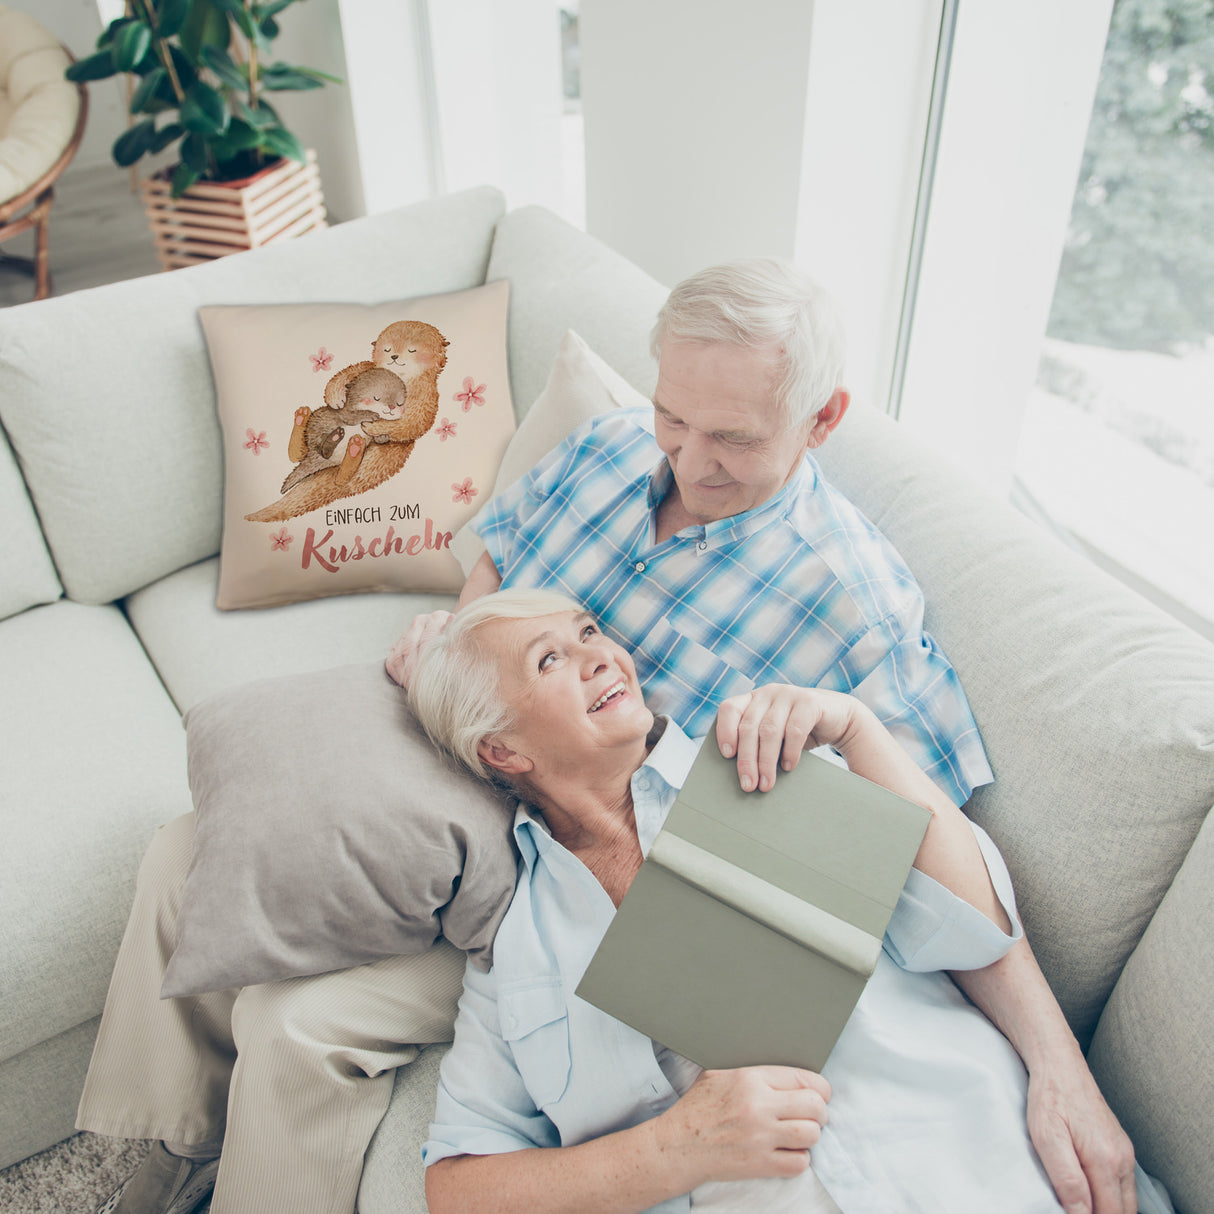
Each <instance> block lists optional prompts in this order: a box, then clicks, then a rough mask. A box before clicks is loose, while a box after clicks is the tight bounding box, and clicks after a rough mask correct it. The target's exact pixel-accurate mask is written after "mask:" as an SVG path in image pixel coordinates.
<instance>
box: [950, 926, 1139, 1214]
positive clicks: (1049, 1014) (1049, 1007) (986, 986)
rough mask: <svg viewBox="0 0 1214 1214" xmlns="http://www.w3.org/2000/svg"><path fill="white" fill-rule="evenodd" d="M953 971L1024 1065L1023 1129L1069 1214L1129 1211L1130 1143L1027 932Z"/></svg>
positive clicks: (1132, 1197)
mask: <svg viewBox="0 0 1214 1214" xmlns="http://www.w3.org/2000/svg"><path fill="white" fill-rule="evenodd" d="M952 979H953V981H954V982H956V984H957V985H958V986H959V987H960V988H961V989H962V990H963V991H964V992H965V993H966V995H967V996H969V998H970V999H971V1000H972V1001H973V1002H974V1003H975V1004H976V1005H977V1006H978V1007H979V1008H981V1010H982V1011H983V1012H985V1013H986V1015H987V1017H988V1018H989V1019H990V1020H991V1021H992V1022H993V1023H994V1024H995V1026H996V1027H997V1028H998V1029H999V1030H1000V1031H1001V1032H1002V1033H1003V1035H1004V1036H1005V1037H1007V1039H1008V1040H1009V1041H1010V1042H1011V1043H1012V1045H1013V1046H1014V1047H1015V1048H1016V1052H1017V1053H1018V1054H1019V1055H1020V1057H1021V1058H1022V1059H1023V1060H1024V1065H1025V1066H1026V1067H1027V1068H1028V1072H1029V1095H1028V1123H1029V1135H1030V1136H1031V1138H1032V1140H1033V1145H1034V1146H1035V1147H1036V1148H1037V1154H1038V1155H1040V1157H1041V1162H1042V1164H1043V1165H1044V1166H1045V1170H1046V1173H1047V1174H1048V1176H1049V1178H1050V1182H1051V1184H1053V1186H1054V1191H1055V1193H1057V1195H1058V1200H1059V1201H1061V1202H1062V1205H1063V1208H1064V1209H1065V1210H1066V1211H1067V1214H1081V1212H1082V1214H1135V1212H1136V1211H1137V1209H1138V1199H1137V1195H1136V1191H1135V1184H1134V1147H1133V1144H1132V1143H1131V1142H1130V1140H1129V1137H1128V1136H1127V1135H1126V1133H1125V1131H1124V1130H1123V1129H1122V1128H1121V1125H1120V1123H1119V1122H1118V1121H1117V1118H1116V1117H1114V1115H1113V1112H1112V1110H1111V1109H1110V1108H1109V1106H1108V1105H1107V1104H1106V1103H1105V1099H1104V1097H1103V1096H1102V1095H1101V1093H1100V1089H1099V1088H1098V1087H1097V1086H1096V1081H1095V1080H1094V1079H1093V1078H1092V1073H1091V1071H1089V1070H1088V1065H1087V1061H1086V1059H1085V1058H1084V1056H1083V1053H1082V1051H1081V1050H1080V1048H1079V1043H1078V1042H1077V1041H1076V1040H1075V1037H1074V1034H1073V1033H1072V1032H1071V1029H1070V1026H1069V1025H1068V1024H1067V1022H1066V1018H1065V1017H1064V1016H1063V1014H1062V1009H1061V1008H1060V1007H1059V1006H1058V1001H1057V1000H1056V999H1055V998H1054V992H1053V991H1052V990H1050V987H1049V984H1048V983H1047V982H1046V980H1045V975H1044V974H1043V973H1042V972H1041V967H1040V966H1039V965H1038V964H1037V958H1036V957H1034V956H1033V951H1032V949H1031V948H1030V947H1029V942H1028V940H1027V939H1026V938H1025V937H1021V939H1020V940H1018V941H1017V942H1016V943H1015V944H1014V945H1013V946H1012V948H1011V950H1010V951H1009V952H1008V953H1007V955H1006V956H1004V957H1003V958H1002V959H1001V960H999V961H997V962H995V964H994V965H989V966H987V967H986V968H985V969H980V970H968V971H965V972H955V973H953V974H952Z"/></svg>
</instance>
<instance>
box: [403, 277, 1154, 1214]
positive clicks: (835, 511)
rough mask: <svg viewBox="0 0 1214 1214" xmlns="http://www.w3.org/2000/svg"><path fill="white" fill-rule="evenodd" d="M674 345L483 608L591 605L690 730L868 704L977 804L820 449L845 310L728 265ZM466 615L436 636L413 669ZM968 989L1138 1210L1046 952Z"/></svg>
mask: <svg viewBox="0 0 1214 1214" xmlns="http://www.w3.org/2000/svg"><path fill="white" fill-rule="evenodd" d="M652 349H653V353H654V354H655V355H656V356H657V357H658V359H659V368H658V383H657V389H656V391H655V393H654V401H653V410H652V414H650V413H649V411H648V410H645V411H640V410H623V411H619V412H616V413H612V414H608V415H606V416H604V417H601V418H598V419H596V420H594V421H593V422H591V423H589V424H588V425H587V426H585V427H583V428H582V429H581V430H580V431H578V432H577V433H575V434H574V435H572V436H570V438H569V439H567V440H566V441H565V442H564V443H563V444H562V445H561V446H559V447H558V448H557V449H556V450H555V451H553V452H552V453H551V454H550V455H549V456H548V457H547V458H546V459H544V460H543V461H541V463H540V464H539V465H538V466H537V467H536V468H535V469H534V470H533V471H532V472H531V473H530V474H528V475H527V476H525V477H523V478H522V479H521V480H520V481H519V482H518V483H517V484H516V485H514V486H513V487H511V488H510V489H508V490H506V492H505V493H504V494H502V495H501V496H500V497H499V498H497V499H496V500H495V501H493V502H491V503H490V505H489V506H488V507H487V509H486V511H485V512H484V514H482V515H481V516H480V517H479V518H478V519H477V520H476V522H475V523H474V529H475V530H476V531H478V532H479V534H480V535H481V537H482V539H483V540H484V542H485V544H486V548H487V552H486V553H485V554H484V555H483V556H482V557H481V559H480V561H479V563H478V564H477V565H476V566H475V568H474V569H473V570H472V572H471V573H470V574H469V577H468V580H467V584H466V585H465V587H464V590H463V592H462V594H461V596H460V604H461V605H463V604H465V603H467V602H469V601H470V600H472V599H473V598H476V597H477V596H479V595H481V594H484V593H486V592H489V591H492V590H494V589H496V588H498V587H499V586H501V587H503V588H509V587H514V586H542V587H549V588H554V589H559V590H560V591H562V592H563V593H565V594H567V595H568V596H569V597H570V598H571V599H573V600H575V601H577V602H581V603H585V604H586V606H587V608H588V610H590V611H591V612H593V613H594V615H595V616H596V617H597V618H598V619H599V621H600V622H601V624H602V626H603V627H604V630H605V631H606V632H607V634H608V635H609V636H611V637H613V638H614V639H616V640H617V641H620V642H621V643H623V644H624V645H626V646H627V647H628V648H630V649H631V650H632V651H633V653H634V656H635V661H636V664H637V672H638V674H639V676H640V679H641V684H642V686H643V687H644V688H645V692H646V698H647V701H648V703H649V704H650V705H651V707H653V708H654V710H655V711H657V712H662V713H666V714H668V715H669V716H671V717H672V718H673V719H674V720H675V721H676V722H678V724H679V725H680V726H681V727H682V728H683V729H684V730H686V731H687V732H688V733H690V734H702V733H704V732H706V730H707V729H708V727H709V725H710V723H711V720H712V717H713V714H714V712H715V710H716V707H717V705H719V704H720V703H721V702H722V701H723V700H725V699H726V698H727V697H728V696H730V695H734V694H737V693H740V692H743V691H746V690H749V689H750V688H751V687H754V686H757V685H760V684H763V683H768V682H785V683H791V684H794V685H797V686H803V687H824V688H829V689H831V690H835V691H846V692H850V693H852V694H853V695H855V696H856V697H857V699H859V700H861V701H862V702H864V703H865V704H867V705H868V707H870V708H871V709H872V710H873V711H874V712H875V713H876V715H877V717H878V719H879V720H880V721H881V722H882V724H883V725H885V727H886V728H887V729H888V730H889V731H890V732H891V733H892V734H893V735H894V736H895V737H896V738H897V739H898V741H899V742H900V743H901V744H902V746H903V747H904V748H905V749H906V750H907V751H908V752H909V753H910V754H911V756H912V757H913V758H914V759H915V760H916V762H917V763H918V764H919V766H920V767H921V768H922V769H923V770H924V771H925V772H926V773H927V774H928V775H929V776H931V777H932V778H933V779H934V780H935V782H936V783H937V784H938V785H939V786H940V787H941V788H942V789H943V790H944V791H945V792H946V793H947V794H948V795H949V796H950V797H951V799H952V800H953V801H954V803H955V804H957V805H961V804H963V803H964V802H965V801H966V800H967V799H968V798H969V795H970V793H971V791H972V790H973V789H974V788H975V787H977V786H979V785H981V784H984V783H986V782H988V781H989V780H990V779H991V773H990V768H989V766H988V765H987V762H986V757H985V754H984V752H983V750H982V744H981V740H980V738H979V736H978V731H977V728H976V726H975V724H974V721H973V717H972V715H971V713H970V710H969V706H968V704H967V703H966V701H965V697H964V693H963V692H962V690H961V687H960V683H959V681H958V679H957V676H956V673H955V672H954V671H953V669H952V667H951V665H950V664H949V663H948V661H947V659H946V658H945V656H944V655H943V653H942V652H941V651H940V649H939V648H938V646H937V645H936V644H935V642H934V641H933V640H932V638H931V637H930V636H928V635H927V633H925V632H924V631H923V627H922V624H923V599H922V595H921V592H920V591H919V588H918V585H917V584H916V582H915V581H914V578H913V576H912V575H911V573H910V571H909V570H908V569H907V568H906V566H905V564H904V562H903V561H902V560H901V558H900V557H899V556H898V554H897V553H896V552H895V551H894V549H893V548H892V547H891V546H890V544H889V543H888V542H887V541H886V540H885V538H884V537H883V536H882V535H881V534H880V533H879V532H878V531H877V530H876V528H874V527H873V526H872V524H871V523H869V522H868V520H867V519H865V518H864V517H863V515H861V514H860V513H859V511H857V510H856V509H855V508H854V507H853V506H852V505H851V504H850V503H849V502H848V501H847V500H846V499H845V498H843V497H842V495H841V494H839V493H838V492H837V491H835V490H834V489H832V488H831V486H830V485H829V484H827V483H826V482H825V480H824V479H823V478H822V476H821V473H820V471H819V469H818V467H817V464H816V463H815V461H814V459H813V457H812V456H811V455H810V454H809V453H810V452H811V451H812V450H814V449H815V448H817V447H820V446H821V445H822V444H823V443H824V442H825V441H826V439H827V438H828V437H829V435H830V434H831V432H832V431H833V430H834V429H835V427H836V426H838V424H839V423H840V421H842V419H843V416H844V414H845V413H846V411H847V407H848V403H849V397H848V393H847V392H846V391H845V390H844V388H843V387H842V382H841V381H842V372H843V338H842V332H841V327H840V325H839V322H838V319H837V317H836V315H835V313H834V310H833V308H832V306H831V304H830V302H829V299H828V298H827V297H826V296H825V294H824V293H823V292H822V290H821V289H820V288H819V287H818V286H817V285H816V284H814V283H813V282H812V281H810V280H808V279H806V278H805V277H804V276H803V275H801V274H800V273H798V272H797V271H795V270H794V269H793V268H792V267H790V266H787V265H784V264H782V263H779V262H774V261H768V260H758V261H749V262H735V263H730V264H727V265H723V266H717V267H712V268H710V269H707V270H705V271H702V272H700V273H699V274H696V275H693V276H692V277H691V278H689V279H686V280H685V281H684V282H682V283H680V284H679V285H678V286H676V287H675V288H674V290H673V291H672V292H671V294H670V297H669V298H668V300H667V302H666V304H665V305H664V307H663V308H662V310H661V312H660V313H659V315H658V320H657V324H656V326H655V328H654V332H653V338H652ZM446 618H447V617H446V613H438V614H437V615H436V616H434V617H425V618H423V619H421V620H418V621H415V623H414V624H413V625H412V626H411V628H410V629H409V631H407V632H406V633H405V635H404V636H403V637H402V638H401V641H400V642H398V645H397V647H396V649H395V650H394V651H393V654H392V655H391V656H390V658H389V663H388V668H389V670H390V671H391V672H392V673H393V675H394V677H396V678H397V679H398V680H399V681H401V682H402V683H407V681H408V673H409V670H410V668H411V662H412V654H413V650H414V647H415V646H416V645H417V643H418V641H419V640H420V639H422V638H424V637H425V636H426V635H427V634H428V633H429V632H430V631H432V630H433V629H434V628H436V627H441V626H442V625H443V623H444V622H445V619H446ZM761 786H762V785H760V787H761ZM957 981H958V983H959V985H961V987H962V989H963V990H965V992H966V993H967V994H968V995H969V997H970V998H971V999H973V1000H974V1002H975V1003H977V1004H978V1006H979V1007H981V1008H982V1010H983V1011H985V1012H986V1014H987V1015H988V1016H989V1017H990V1018H991V1019H992V1020H993V1021H994V1022H995V1024H997V1025H998V1026H999V1027H1000V1029H1002V1031H1003V1032H1004V1033H1005V1034H1006V1035H1007V1036H1008V1037H1009V1038H1010V1039H1011V1041H1012V1042H1013V1044H1014V1045H1015V1046H1016V1048H1017V1050H1018V1051H1019V1052H1020V1054H1021V1057H1022V1058H1023V1059H1024V1061H1025V1063H1026V1065H1027V1066H1028V1070H1029V1075H1030V1085H1029V1102H1028V1117H1029V1127H1030V1131H1031V1133H1032V1136H1033V1141H1034V1144H1035V1145H1036V1147H1037V1150H1038V1152H1039V1153H1040V1155H1041V1159H1042V1161H1043V1163H1044V1164H1045V1167H1046V1169H1047V1171H1048V1173H1049V1176H1050V1178H1051V1180H1052V1182H1053V1184H1054V1186H1055V1189H1056V1190H1057V1192H1058V1195H1059V1197H1060V1199H1061V1201H1062V1203H1063V1205H1064V1207H1065V1208H1066V1209H1067V1210H1068V1211H1070V1210H1090V1209H1095V1210H1096V1211H1097V1212H1098V1214H1101V1212H1103V1211H1105V1210H1121V1209H1123V1208H1125V1209H1130V1208H1131V1205H1130V1204H1123V1202H1124V1203H1128V1202H1129V1198H1123V1193H1126V1192H1128V1191H1129V1178H1130V1177H1131V1175H1132V1172H1133V1149H1132V1147H1131V1145H1130V1143H1129V1140H1128V1138H1127V1137H1126V1135H1125V1134H1124V1132H1123V1131H1122V1130H1121V1127H1120V1126H1119V1125H1118V1124H1117V1121H1116V1119H1115V1118H1114V1117H1113V1115H1112V1113H1111V1112H1110V1110H1109V1109H1108V1107H1107V1105H1106V1104H1105V1102H1104V1100H1103V1098H1102V1097H1101V1095H1100V1092H1099V1090H1098V1089H1097V1087H1096V1084H1095V1082H1094V1081H1093V1079H1092V1077H1091V1075H1090V1073H1089V1071H1088V1069H1087V1065H1086V1063H1085V1061H1084V1059H1083V1056H1082V1053H1081V1052H1080V1050H1079V1047H1078V1044H1077V1043H1076V1041H1075V1039H1074V1037H1073V1035H1072V1034H1071V1032H1070V1029H1069V1027H1068V1026H1067V1024H1066V1021H1065V1019H1064V1017H1063V1015H1062V1012H1061V1010H1060V1009H1059V1007H1058V1005H1057V1001H1056V1000H1055V999H1054V997H1053V994H1052V992H1051V991H1050V989H1049V986H1048V984H1047V983H1046V981H1045V978H1044V976H1043V975H1042V973H1041V971H1040V968H1039V967H1038V965H1037V962H1036V960H1035V958H1034V957H1033V954H1032V951H1031V949H1030V947H1029V945H1028V942H1027V940H1024V939H1023V938H1022V939H1021V940H1019V941H1018V942H1017V944H1016V945H1015V947H1014V948H1013V949H1011V950H1010V951H1009V952H1008V954H1007V955H1006V956H1005V957H1003V958H1002V959H1001V960H1000V961H999V962H998V963H997V964H994V965H991V966H988V967H986V968H984V969H980V970H976V971H971V972H969V973H966V974H959V975H957Z"/></svg>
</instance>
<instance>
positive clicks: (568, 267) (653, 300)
mask: <svg viewBox="0 0 1214 1214" xmlns="http://www.w3.org/2000/svg"><path fill="white" fill-rule="evenodd" d="M488 276H489V278H490V279H491V280H492V279H495V278H508V279H509V280H510V384H511V387H512V388H513V391H514V407H515V411H516V412H517V413H518V416H519V419H520V420H521V419H522V418H523V417H524V416H525V415H526V413H527V410H528V409H530V408H531V405H532V402H533V401H534V400H535V398H536V397H537V396H539V394H540V393H541V392H542V391H543V388H544V383H545V381H546V380H547V378H548V371H549V368H550V367H551V366H552V360H553V358H554V357H555V356H556V352H557V348H558V346H559V345H560V343H561V338H562V336H563V335H564V334H565V332H566V330H568V329H576V330H577V331H578V333H580V334H581V336H582V337H583V338H584V339H585V340H586V342H587V343H588V344H589V345H590V346H591V348H592V349H594V350H595V351H597V352H598V353H599V354H600V355H602V357H603V358H605V359H606V360H607V362H608V363H610V364H611V366H613V367H614V368H615V369H616V370H617V371H618V372H619V373H620V374H621V375H622V376H623V377H624V378H625V379H626V380H628V382H629V383H630V384H632V385H633V386H634V387H635V388H637V389H638V390H639V391H641V392H642V393H643V394H645V395H646V396H648V395H649V394H650V393H652V391H653V386H654V384H655V383H656V382H657V364H656V363H655V362H654V361H653V359H652V358H651V357H650V354H649V331H650V329H652V328H653V322H654V320H655V319H656V317H657V314H658V309H659V308H660V307H661V306H662V304H663V303H665V301H666V295H667V290H666V288H665V287H663V286H662V285H661V283H659V282H656V281H655V280H654V279H652V278H650V277H649V275H648V274H646V273H645V272H644V271H642V270H640V269H638V268H637V267H636V266H635V265H633V264H632V262H630V261H629V260H628V259H627V258H625V257H622V256H621V255H620V254H619V253H616V252H615V251H614V250H613V249H609V248H608V247H607V246H606V245H605V244H601V243H600V242H599V241H597V240H595V239H593V238H592V237H589V236H587V235H586V234H585V233H584V232H580V231H578V229H577V228H574V227H572V226H570V225H569V224H567V223H566V222H565V221H564V220H563V219H559V218H557V216H555V215H553V214H552V212H551V211H546V210H544V209H543V208H542V207H521V208H519V209H518V210H516V211H511V212H510V214H508V215H507V216H506V217H505V219H503V220H502V221H501V223H499V224H498V225H497V234H496V235H495V236H494V238H493V256H492V257H491V258H490V261H489V275H488Z"/></svg>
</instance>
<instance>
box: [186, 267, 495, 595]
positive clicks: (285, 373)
mask: <svg viewBox="0 0 1214 1214" xmlns="http://www.w3.org/2000/svg"><path fill="white" fill-rule="evenodd" d="M509 297H510V285H509V283H506V282H495V283H490V284H489V285H487V286H483V287H474V288H472V289H471V290H467V291H457V292H454V293H452V294H448V295H436V296H429V297H425V298H421V299H413V300H402V301H398V302H394V303H382V304H374V305H369V304H271V305H268V306H263V307H256V306H254V307H212V308H202V309H201V310H200V317H201V320H202V327H203V329H204V331H205V332H206V337H207V347H208V349H209V351H210V357H211V368H212V370H213V372H214V375H215V384H216V391H217V393H218V401H219V416H220V421H221V424H222V426H223V432H224V457H225V469H226V478H225V485H224V525H223V551H222V558H221V561H220V578H219V599H218V602H219V606H220V607H225V608H231V607H268V606H274V605H277V604H280V603H290V602H295V601H297V600H299V599H309V598H317V597H319V596H322V595H330V594H351V593H356V592H358V591H366V590H418V591H448V592H454V591H458V590H459V588H460V587H461V586H462V585H463V575H462V573H461V571H460V568H459V564H458V563H457V561H456V560H455V557H454V556H453V555H452V554H451V551H450V537H451V535H452V533H453V532H454V531H455V530H456V529H457V528H458V527H460V526H461V525H462V524H463V523H464V522H466V521H467V519H468V518H469V517H471V515H472V514H473V513H474V512H475V511H476V509H477V507H478V506H479V505H480V503H481V502H482V501H484V499H485V496H486V495H487V494H488V492H489V490H490V488H491V486H492V484H493V479H494V477H495V476H496V475H497V469H498V465H499V463H500V462H501V458H502V452H503V451H504V450H505V448H506V444H507V442H509V440H510V436H511V435H512V434H513V433H514V409H513V406H512V405H511V401H510V377H509V371H508V369H507V365H506V305H507V303H508V301H509ZM364 430H367V431H370V433H364ZM381 440H382V441H381Z"/></svg>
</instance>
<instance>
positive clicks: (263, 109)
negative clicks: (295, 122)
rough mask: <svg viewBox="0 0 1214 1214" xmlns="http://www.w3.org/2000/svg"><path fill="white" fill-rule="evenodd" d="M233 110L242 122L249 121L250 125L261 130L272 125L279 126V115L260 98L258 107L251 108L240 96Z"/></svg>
mask: <svg viewBox="0 0 1214 1214" xmlns="http://www.w3.org/2000/svg"><path fill="white" fill-rule="evenodd" d="M233 110H234V112H235V114H236V116H237V117H238V118H240V120H241V121H242V122H247V123H248V124H249V126H251V127H253V128H254V129H256V130H259V131H265V130H268V129H269V128H270V127H272V126H278V125H279V122H278V115H277V114H276V113H275V112H274V111H273V109H271V107H270V106H269V105H268V104H267V103H266V102H265V101H263V100H261V99H260V98H259V99H258V102H257V108H256V109H250V108H249V106H248V105H246V104H245V103H244V101H242V100H241V99H240V98H239V97H238V98H236V99H235V101H234V104H233Z"/></svg>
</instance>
